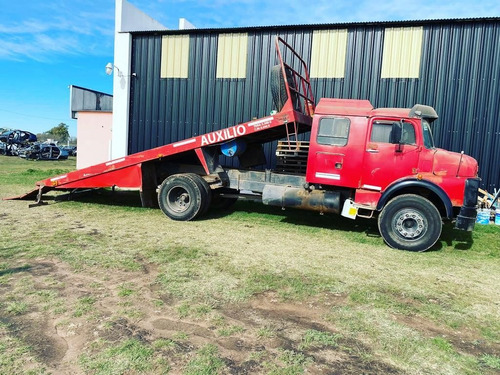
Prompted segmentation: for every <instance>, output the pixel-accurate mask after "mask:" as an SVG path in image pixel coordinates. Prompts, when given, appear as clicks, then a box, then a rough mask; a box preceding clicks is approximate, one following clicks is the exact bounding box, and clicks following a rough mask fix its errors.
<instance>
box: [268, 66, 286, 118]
mask: <svg viewBox="0 0 500 375" xmlns="http://www.w3.org/2000/svg"><path fill="white" fill-rule="evenodd" d="M271 94H272V96H273V104H274V107H275V108H276V110H277V111H278V112H280V111H281V109H282V108H283V106H284V105H285V103H286V101H287V99H288V95H287V93H286V85H285V80H284V79H283V73H282V71H281V65H274V66H273V67H272V68H271Z"/></svg>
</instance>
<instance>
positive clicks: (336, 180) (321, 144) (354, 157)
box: [306, 116, 366, 188]
mask: <svg viewBox="0 0 500 375" xmlns="http://www.w3.org/2000/svg"><path fill="white" fill-rule="evenodd" d="M365 139H366V118H365V117H358V116H352V117H343V116H323V117H320V116H317V117H315V118H314V121H313V127H312V130H311V143H310V147H309V157H308V159H307V173H306V180H307V181H308V182H310V183H315V184H321V185H333V186H342V187H352V188H356V187H358V185H359V181H360V179H361V165H362V161H363V153H364V150H363V148H364V146H365Z"/></svg>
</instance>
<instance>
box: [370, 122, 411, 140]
mask: <svg viewBox="0 0 500 375" xmlns="http://www.w3.org/2000/svg"><path fill="white" fill-rule="evenodd" d="M391 131H392V122H374V123H373V126H372V134H371V136H370V142H378V143H391ZM401 143H404V144H408V145H414V144H416V143H417V138H416V136H415V128H414V127H413V125H412V124H410V123H409V122H404V123H403V133H402V135H401Z"/></svg>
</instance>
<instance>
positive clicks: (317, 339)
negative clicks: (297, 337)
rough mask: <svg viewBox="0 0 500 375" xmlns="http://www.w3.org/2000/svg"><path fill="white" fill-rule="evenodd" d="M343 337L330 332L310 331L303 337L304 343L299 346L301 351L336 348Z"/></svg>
mask: <svg viewBox="0 0 500 375" xmlns="http://www.w3.org/2000/svg"><path fill="white" fill-rule="evenodd" d="M341 337H342V336H341V335H338V334H333V333H330V332H322V331H318V330H315V329H309V330H307V331H306V333H305V334H304V336H303V337H302V342H301V343H300V345H299V349H300V350H304V349H310V348H312V347H315V348H325V347H330V348H336V347H337V346H338V340H339V339H340V338H341Z"/></svg>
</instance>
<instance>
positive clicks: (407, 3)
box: [0, 0, 500, 137]
mask: <svg viewBox="0 0 500 375" xmlns="http://www.w3.org/2000/svg"><path fill="white" fill-rule="evenodd" d="M129 2H130V3H131V4H133V5H134V6H136V7H137V8H139V9H140V10H142V11H143V12H145V13H146V14H148V15H150V16H151V17H153V18H155V19H156V20H157V21H159V22H160V23H161V24H163V25H164V26H165V27H167V28H169V29H177V28H178V20H179V18H186V19H187V20H188V21H189V22H191V23H192V24H194V25H195V26H196V27H197V28H225V27H245V26H268V25H291V24H292V25H293V24H321V23H344V22H372V21H404V20H427V19H450V18H475V17H500V1H499V0H446V1H443V0H441V1H436V0H378V1H375V0H358V1H352V0H315V1H303V0H302V1H296V0H272V1H263V0H232V1H231V0H129ZM114 7H115V1H114V0H24V1H12V0H0V9H1V11H0V128H10V129H22V130H27V131H31V132H33V133H41V132H44V131H48V130H50V129H51V128H53V127H54V126H57V125H58V124H60V123H61V122H63V123H65V124H67V125H69V132H70V135H71V136H73V137H74V136H76V120H72V119H71V116H70V109H69V86H70V85H77V86H82V87H85V88H89V89H92V90H96V91H101V92H105V93H108V94H112V93H113V82H112V76H108V75H106V73H105V66H106V64H107V63H108V62H113V43H114V39H113V38H114V15H115V13H114Z"/></svg>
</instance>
